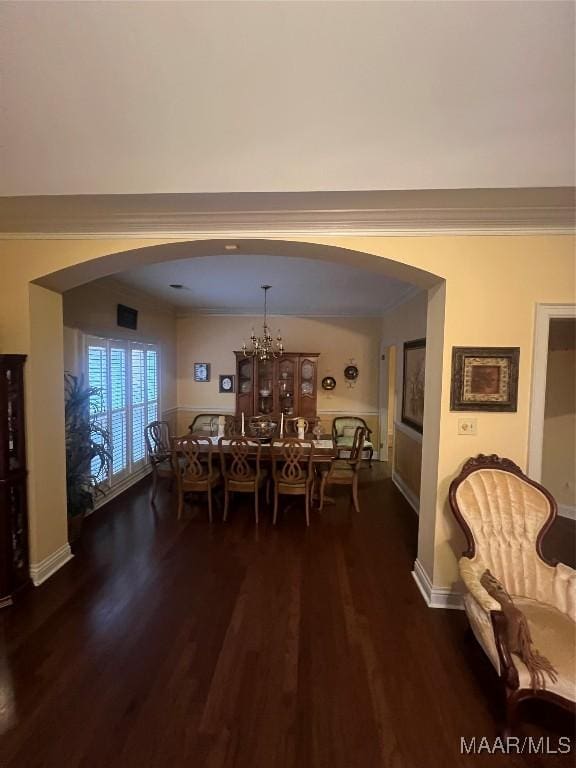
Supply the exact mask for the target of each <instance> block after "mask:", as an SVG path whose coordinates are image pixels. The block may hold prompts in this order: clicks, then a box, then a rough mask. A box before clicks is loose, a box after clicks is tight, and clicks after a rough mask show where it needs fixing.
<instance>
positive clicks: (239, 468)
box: [218, 437, 268, 525]
mask: <svg viewBox="0 0 576 768" xmlns="http://www.w3.org/2000/svg"><path fill="white" fill-rule="evenodd" d="M218 449H219V451H220V466H221V469H222V476H223V478H224V516H223V520H224V522H226V520H227V518H228V505H229V501H230V494H231V493H253V494H254V516H255V520H256V525H258V499H259V496H260V491H261V490H262V487H263V485H264V483H265V482H266V480H267V478H268V472H267V471H266V470H265V469H263V468H262V467H261V465H260V456H261V453H262V446H261V445H260V443H258V442H256V444H255V441H254V440H249V439H248V438H247V437H231V438H223V437H221V438H220V440H219V441H218ZM267 500H268V487H267Z"/></svg>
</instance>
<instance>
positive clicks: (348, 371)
mask: <svg viewBox="0 0 576 768" xmlns="http://www.w3.org/2000/svg"><path fill="white" fill-rule="evenodd" d="M358 373H359V371H358V366H357V365H347V366H346V368H344V378H345V379H348V381H356V379H357V378H358Z"/></svg>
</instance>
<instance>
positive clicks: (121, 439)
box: [110, 343, 128, 477]
mask: <svg viewBox="0 0 576 768" xmlns="http://www.w3.org/2000/svg"><path fill="white" fill-rule="evenodd" d="M126 375H127V372H126V350H125V349H124V348H122V347H119V346H117V345H116V343H114V345H113V346H112V347H111V349H110V406H111V407H110V413H111V420H110V432H111V436H112V475H113V477H115V476H118V475H120V474H121V473H124V472H126V470H127V469H128V431H127V423H126V422H127V415H128V409H127V402H126V400H127V398H126V389H127V387H126Z"/></svg>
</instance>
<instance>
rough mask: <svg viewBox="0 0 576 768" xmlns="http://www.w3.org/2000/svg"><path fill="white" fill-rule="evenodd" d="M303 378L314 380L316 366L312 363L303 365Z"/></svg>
mask: <svg viewBox="0 0 576 768" xmlns="http://www.w3.org/2000/svg"><path fill="white" fill-rule="evenodd" d="M302 378H303V379H312V378H314V366H313V365H312V363H302Z"/></svg>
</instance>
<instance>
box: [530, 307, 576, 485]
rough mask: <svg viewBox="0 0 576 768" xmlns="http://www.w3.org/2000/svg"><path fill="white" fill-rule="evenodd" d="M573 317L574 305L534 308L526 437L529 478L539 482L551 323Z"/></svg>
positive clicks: (575, 314) (574, 315) (540, 476)
mask: <svg viewBox="0 0 576 768" xmlns="http://www.w3.org/2000/svg"><path fill="white" fill-rule="evenodd" d="M558 317H566V318H570V317H576V304H537V305H536V318H535V323H534V354H533V358H532V394H531V398H530V430H529V435H528V462H527V465H528V477H530V478H531V479H532V480H536V482H537V483H539V482H540V481H541V480H542V449H543V443H544V406H545V403H546V371H547V365H548V337H549V332H550V320H552V319H553V318H558Z"/></svg>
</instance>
